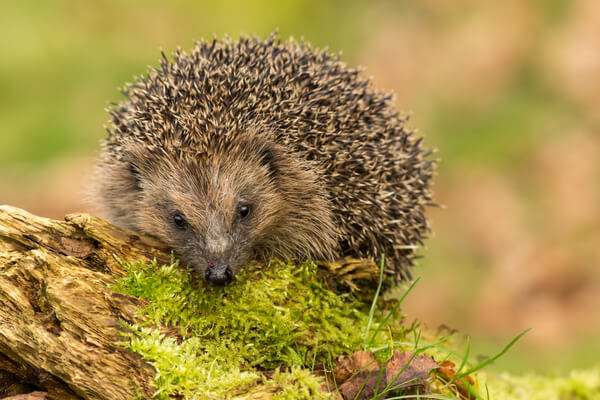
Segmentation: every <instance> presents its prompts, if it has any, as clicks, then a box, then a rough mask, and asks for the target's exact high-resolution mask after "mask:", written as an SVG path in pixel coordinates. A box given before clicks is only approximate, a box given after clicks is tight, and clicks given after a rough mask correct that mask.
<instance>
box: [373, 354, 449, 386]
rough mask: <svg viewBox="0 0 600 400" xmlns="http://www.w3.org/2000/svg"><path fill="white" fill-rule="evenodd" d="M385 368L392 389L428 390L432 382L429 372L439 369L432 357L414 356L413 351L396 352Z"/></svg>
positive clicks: (388, 383)
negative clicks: (416, 388)
mask: <svg viewBox="0 0 600 400" xmlns="http://www.w3.org/2000/svg"><path fill="white" fill-rule="evenodd" d="M385 368H386V371H387V376H388V380H387V385H388V386H389V387H390V389H399V388H402V387H407V386H423V387H425V388H426V389H428V388H429V383H430V382H431V380H432V378H431V376H430V375H429V372H430V371H431V370H433V369H436V368H438V365H437V364H436V363H435V361H433V358H431V357H430V356H427V355H420V356H414V353H413V352H412V351H402V352H401V351H399V350H394V353H393V354H392V358H390V359H389V361H388V362H387V363H386V364H385Z"/></svg>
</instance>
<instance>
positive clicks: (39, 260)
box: [0, 206, 378, 400]
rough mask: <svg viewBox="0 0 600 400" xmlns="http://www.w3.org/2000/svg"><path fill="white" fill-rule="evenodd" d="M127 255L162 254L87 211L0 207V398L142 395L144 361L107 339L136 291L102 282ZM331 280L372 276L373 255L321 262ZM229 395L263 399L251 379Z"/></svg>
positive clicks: (131, 307)
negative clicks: (55, 213) (38, 393)
mask: <svg viewBox="0 0 600 400" xmlns="http://www.w3.org/2000/svg"><path fill="white" fill-rule="evenodd" d="M116 257H118V258H119V259H121V260H124V261H127V262H138V261H146V262H149V261H151V260H152V259H155V258H156V259H157V260H158V261H159V262H161V263H168V262H170V260H171V254H170V250H169V249H168V248H166V247H164V246H163V245H161V244H160V243H158V242H156V241H155V240H154V239H152V238H151V237H148V236H145V235H141V234H138V233H135V232H132V231H127V230H124V229H121V228H118V227H115V226H113V225H111V224H109V223H107V222H105V221H103V220H101V219H99V218H96V217H93V216H90V215H87V214H72V215H68V216H67V217H65V220H64V221H56V220H50V219H47V218H41V217H37V216H34V215H32V214H29V213H27V212H25V211H23V210H20V209H18V208H14V207H9V206H0V379H4V380H5V381H6V382H8V383H9V384H10V385H12V386H11V388H12V389H11V390H10V391H6V392H4V393H3V392H1V391H0V398H2V397H4V396H14V395H18V394H25V393H30V392H32V390H35V389H40V390H43V391H44V392H47V394H46V395H47V398H48V399H73V400H75V399H81V398H83V399H111V400H114V399H131V398H134V397H135V396H136V395H141V396H143V397H146V398H150V397H151V395H152V393H153V391H154V390H155V388H154V387H153V376H154V374H155V371H154V369H153V368H152V367H151V366H150V365H149V364H148V363H147V362H146V361H144V360H142V359H141V358H140V357H139V356H138V355H136V354H134V353H132V352H130V351H129V350H127V349H125V348H124V347H121V346H119V345H118V344H117V342H118V341H119V340H122V337H121V336H119V331H120V330H123V329H124V328H123V325H122V321H126V322H130V323H133V322H137V319H136V316H135V313H136V311H137V310H138V309H139V308H140V307H143V305H144V300H142V299H139V298H136V297H133V296H128V295H123V294H119V293H116V292H113V291H111V290H110V289H109V285H110V284H111V283H114V281H115V280H114V275H123V274H125V271H124V269H123V267H122V266H121V264H120V263H119V262H118V261H117V260H116ZM320 266H321V267H322V268H323V271H324V274H325V277H326V279H327V280H329V281H331V282H345V283H346V284H348V285H350V287H352V286H353V285H354V284H355V281H356V279H373V278H376V277H377V276H378V270H377V267H376V265H375V264H374V263H369V262H357V261H356V260H347V261H345V262H341V263H340V262H338V263H322V264H321V265H320ZM238 396H239V397H238V398H239V399H268V398H271V397H272V396H273V393H272V389H270V388H266V387H262V386H260V385H259V386H257V387H255V388H253V389H252V390H251V393H243V394H241V393H240V394H239V395H238Z"/></svg>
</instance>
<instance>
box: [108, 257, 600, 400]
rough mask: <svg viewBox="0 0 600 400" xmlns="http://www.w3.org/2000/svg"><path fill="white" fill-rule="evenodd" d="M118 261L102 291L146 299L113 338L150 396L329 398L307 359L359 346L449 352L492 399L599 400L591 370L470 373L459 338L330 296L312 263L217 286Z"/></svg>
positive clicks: (174, 269) (169, 269)
mask: <svg viewBox="0 0 600 400" xmlns="http://www.w3.org/2000/svg"><path fill="white" fill-rule="evenodd" d="M123 265H124V267H125V268H126V269H127V271H128V274H127V275H126V276H124V277H119V278H117V282H116V284H115V285H114V286H113V287H112V289H113V290H116V291H118V292H121V293H127V294H131V295H134V296H138V297H141V298H145V299H147V300H148V304H147V306H146V307H144V308H143V309H141V310H139V312H138V315H139V316H140V317H141V319H142V321H143V322H142V323H140V324H137V325H125V326H126V328H125V332H123V335H124V336H125V337H126V338H127V340H126V341H124V342H122V343H121V344H122V345H123V346H125V347H127V348H129V349H131V350H132V351H134V352H136V353H138V354H140V355H141V356H142V357H144V358H145V359H146V360H148V361H149V362H150V363H151V364H152V365H153V366H154V367H155V369H156V377H155V384H156V388H157V391H156V393H155V395H154V398H157V399H167V398H169V396H171V395H174V394H179V395H183V396H184V397H185V398H186V399H221V398H230V397H232V396H233V395H235V394H240V395H241V394H243V393H245V392H247V391H251V390H260V391H262V392H265V393H269V394H271V395H273V396H274V397H273V398H274V399H326V398H331V396H330V395H328V394H327V393H326V392H324V391H322V390H321V389H320V388H321V387H323V386H324V385H326V382H325V381H324V380H323V379H322V378H320V377H318V376H316V375H315V374H312V373H311V371H312V370H313V369H314V366H315V365H317V364H323V365H326V366H331V365H332V363H333V361H332V360H335V359H336V358H337V357H338V356H340V355H342V354H351V353H353V352H354V351H356V350H362V349H369V350H371V351H372V352H374V354H375V356H376V358H377V359H378V360H379V361H382V362H385V361H386V360H387V359H388V358H389V357H390V355H391V354H392V351H393V350H394V349H401V350H414V351H415V353H417V354H422V353H427V354H429V355H432V356H433V357H434V359H435V360H437V361H438V362H441V361H443V360H446V359H450V360H452V361H454V362H455V364H456V365H457V366H460V370H461V372H462V373H463V374H466V373H468V374H470V376H471V377H472V378H474V379H475V385H474V389H473V390H478V391H479V392H480V393H481V392H485V389H484V388H485V385H486V384H487V386H488V387H489V390H490V398H492V399H500V400H502V399H538V398H539V399H557V400H594V399H599V396H598V390H599V389H598V387H599V386H600V384H599V383H598V382H599V381H600V377H599V376H600V372H599V371H594V372H589V373H573V374H572V375H571V376H570V377H569V378H542V377H535V376H528V377H522V378H513V377H504V376H501V377H497V376H488V377H486V376H485V375H483V374H480V373H478V372H477V373H476V372H474V371H478V370H479V369H480V368H481V367H483V366H484V365H485V364H486V363H485V362H484V363H483V364H479V365H474V364H472V363H470V362H469V360H468V356H469V348H470V342H469V341H467V347H466V350H465V351H462V352H461V351H457V350H456V349H457V347H459V346H457V345H456V344H455V343H453V338H452V335H450V336H449V337H440V334H439V333H437V334H435V333H432V332H429V331H422V330H421V329H419V327H418V326H417V325H414V324H413V325H412V326H408V327H407V326H405V325H404V324H402V320H403V315H401V314H399V313H398V312H396V310H397V306H394V305H393V304H388V306H387V307H386V306H385V305H384V304H383V303H382V302H380V304H379V307H378V308H377V309H375V308H371V307H370V306H371V305H370V304H364V303H361V302H360V301H358V300H357V299H356V298H355V297H353V296H352V295H351V294H342V295H340V294H336V293H334V292H332V291H330V290H328V289H327V288H326V287H325V286H324V283H323V281H322V280H321V279H320V278H319V275H318V274H317V267H316V266H315V265H314V264H312V263H302V264H300V265H295V264H292V263H286V262H281V261H274V262H271V263H270V264H269V265H268V266H260V265H251V266H247V267H246V268H245V269H244V270H243V271H242V272H241V273H239V274H238V275H237V276H236V279H235V280H234V282H232V283H231V284H230V285H228V286H226V287H217V288H212V287H203V286H202V285H200V284H199V283H197V282H196V283H195V282H194V280H193V279H192V275H191V274H190V272H189V271H188V270H187V269H184V268H180V267H179V265H178V263H177V262H173V263H172V264H171V265H164V266H159V265H157V264H156V262H155V263H153V264H152V265H145V264H143V263H138V264H123ZM196 286H197V287H196ZM386 308H387V309H386ZM373 311H374V312H373ZM371 313H372V314H371ZM370 314H371V315H370ZM388 316H389V318H388ZM370 319H371V320H370ZM369 320H370V322H369ZM367 330H368V331H369V332H368V334H367ZM373 335H375V337H373ZM517 339H518V337H517V338H515V340H513V341H512V342H511V343H509V344H508V345H507V346H506V347H505V348H504V349H503V350H502V351H500V352H499V353H498V354H497V355H496V356H494V357H492V358H491V359H490V360H489V361H492V360H494V359H496V358H497V357H498V356H501V355H502V354H504V352H506V351H507V350H508V349H509V348H510V347H511V346H512V344H514V342H515V341H516V340H517ZM461 353H464V355H462V354H461ZM265 370H270V371H274V372H271V373H269V374H265V373H264V371H265ZM267 375H268V376H269V378H267ZM259 384H260V388H259V387H258V385H259ZM329 385H333V383H332V382H329ZM432 388H433V389H434V391H435V392H436V393H437V394H438V397H437V398H446V399H453V398H456V397H455V395H453V389H452V387H449V386H448V385H446V384H445V383H444V382H443V380H436V382H435V383H434V384H433V385H432ZM534 394H535V395H534ZM536 396H537V397H536ZM476 398H477V399H483V398H485V396H481V395H476Z"/></svg>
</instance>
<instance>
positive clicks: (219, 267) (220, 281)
mask: <svg viewBox="0 0 600 400" xmlns="http://www.w3.org/2000/svg"><path fill="white" fill-rule="evenodd" d="M204 278H205V279H206V282H208V284H209V285H211V286H224V285H227V284H228V283H229V282H231V280H232V279H233V272H232V271H231V267H230V266H229V264H227V263H218V264H213V263H208V265H207V266H206V271H205V272H204Z"/></svg>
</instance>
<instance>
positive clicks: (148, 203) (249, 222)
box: [136, 151, 285, 285]
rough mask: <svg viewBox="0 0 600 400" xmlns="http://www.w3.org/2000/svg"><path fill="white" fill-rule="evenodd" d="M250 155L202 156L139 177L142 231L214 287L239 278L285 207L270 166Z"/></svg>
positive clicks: (167, 165) (154, 166)
mask: <svg viewBox="0 0 600 400" xmlns="http://www.w3.org/2000/svg"><path fill="white" fill-rule="evenodd" d="M251 154H253V153H251ZM259 154H260V153H259ZM247 155H248V154H245V155H244V156H241V155H240V154H235V152H232V151H228V152H218V153H210V154H202V155H199V156H197V157H194V158H187V159H180V160H178V162H177V164H178V165H173V163H172V162H167V163H163V164H160V163H159V164H154V165H153V167H152V169H151V170H147V171H145V172H142V173H140V174H138V176H140V190H141V191H142V193H143V194H142V196H140V199H141V200H140V201H141V202H142V203H143V204H141V205H140V207H138V210H139V211H138V215H137V221H138V222H137V227H136V228H137V229H141V230H144V231H146V232H147V233H150V234H152V235H154V236H156V237H158V238H159V239H161V240H162V241H163V242H165V243H166V244H168V245H170V246H171V247H172V248H173V249H174V250H175V252H176V253H177V255H178V256H180V257H181V258H182V259H183V261H185V262H186V263H188V264H189V266H190V267H191V268H193V270H194V271H196V272H197V273H198V274H199V275H200V276H202V277H204V278H205V279H206V281H207V282H208V283H209V284H211V285H225V284H227V283H229V282H230V281H231V280H232V279H233V276H234V275H235V274H236V273H237V272H238V271H239V269H240V268H241V266H242V265H243V264H244V263H245V262H247V261H248V259H249V258H250V257H251V256H252V253H253V249H255V248H256V246H257V243H259V242H260V241H261V239H262V238H263V237H264V236H269V234H270V232H271V231H272V230H273V229H272V228H273V226H274V225H276V223H277V221H276V219H275V216H276V215H278V214H280V211H281V209H282V208H284V207H285V200H284V199H283V198H282V197H281V195H280V192H279V191H278V190H277V188H276V185H275V183H274V182H273V180H272V179H271V178H270V176H269V174H270V169H269V166H268V165H265V163H264V162H263V161H264V160H262V159H261V158H260V157H255V156H252V157H248V156H247ZM145 165H151V164H145ZM165 182H168V183H169V184H168V185H166V186H165ZM150 227H151V229H149V228H150Z"/></svg>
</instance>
